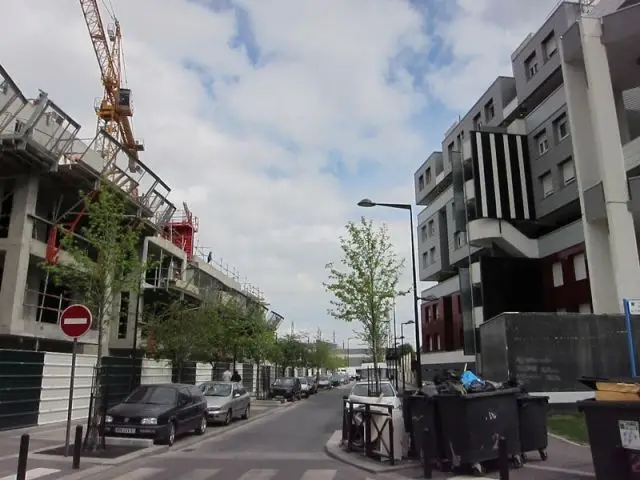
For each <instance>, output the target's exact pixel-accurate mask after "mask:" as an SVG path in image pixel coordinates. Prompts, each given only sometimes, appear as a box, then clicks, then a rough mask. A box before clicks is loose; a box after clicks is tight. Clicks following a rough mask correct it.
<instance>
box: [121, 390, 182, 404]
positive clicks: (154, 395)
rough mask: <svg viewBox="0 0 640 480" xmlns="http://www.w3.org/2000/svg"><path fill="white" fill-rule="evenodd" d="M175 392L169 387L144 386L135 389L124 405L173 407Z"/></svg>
mask: <svg viewBox="0 0 640 480" xmlns="http://www.w3.org/2000/svg"><path fill="white" fill-rule="evenodd" d="M176 400H177V396H176V390H175V389H174V388H170V387H160V386H145V387H138V388H136V389H135V390H134V391H133V392H131V394H130V395H129V396H128V397H127V398H126V399H125V401H124V403H144V404H150V405H175V404H176Z"/></svg>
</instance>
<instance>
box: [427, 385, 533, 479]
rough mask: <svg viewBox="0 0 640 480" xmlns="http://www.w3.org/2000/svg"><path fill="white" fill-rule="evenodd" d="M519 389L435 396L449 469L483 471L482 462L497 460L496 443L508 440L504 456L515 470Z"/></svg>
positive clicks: (518, 432)
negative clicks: (511, 460) (512, 463)
mask: <svg viewBox="0 0 640 480" xmlns="http://www.w3.org/2000/svg"><path fill="white" fill-rule="evenodd" d="M520 393H521V391H520V389H518V388H509V389H503V390H494V391H487V392H480V393H469V394H467V395H455V394H441V395H438V396H437V397H436V401H437V409H438V412H439V416H440V422H441V432H442V449H443V451H444V454H445V456H446V458H447V460H448V462H449V463H450V465H451V467H452V468H458V467H461V466H468V467H470V468H471V469H472V470H473V471H474V473H478V474H481V473H483V472H484V467H483V466H482V463H483V462H487V461H490V460H497V459H498V458H499V456H500V455H499V447H498V445H499V441H500V437H504V438H505V439H506V441H507V454H508V455H509V456H510V457H511V458H512V459H513V462H514V464H515V466H516V467H520V466H522V459H521V458H520V453H521V449H520V427H519V425H518V398H517V397H518V395H519V394H520Z"/></svg>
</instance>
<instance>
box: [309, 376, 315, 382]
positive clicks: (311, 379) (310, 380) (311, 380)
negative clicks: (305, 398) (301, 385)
mask: <svg viewBox="0 0 640 480" xmlns="http://www.w3.org/2000/svg"><path fill="white" fill-rule="evenodd" d="M307 380H309V383H313V382H314V380H315V377H307Z"/></svg>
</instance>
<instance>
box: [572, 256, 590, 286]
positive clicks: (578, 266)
mask: <svg viewBox="0 0 640 480" xmlns="http://www.w3.org/2000/svg"><path fill="white" fill-rule="evenodd" d="M573 271H574V274H575V277H576V280H584V279H585V278H587V262H586V258H585V256H584V253H579V254H577V255H575V256H574V257H573Z"/></svg>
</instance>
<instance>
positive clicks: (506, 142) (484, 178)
mask: <svg viewBox="0 0 640 480" xmlns="http://www.w3.org/2000/svg"><path fill="white" fill-rule="evenodd" d="M470 137H471V139H470V140H471V155H472V161H473V182H474V189H475V206H476V213H477V216H478V217H479V218H499V219H504V220H535V208H534V200H533V188H532V183H531V168H530V164H529V150H528V146H527V137H526V136H524V135H514V134H508V133H492V132H471V135H470Z"/></svg>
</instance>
